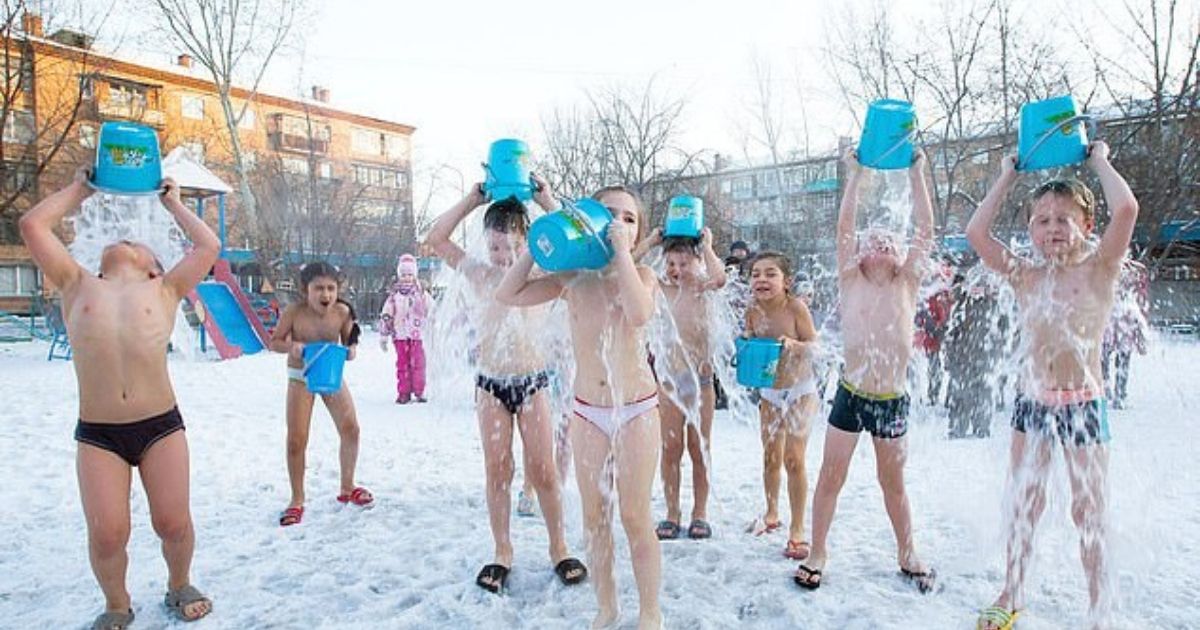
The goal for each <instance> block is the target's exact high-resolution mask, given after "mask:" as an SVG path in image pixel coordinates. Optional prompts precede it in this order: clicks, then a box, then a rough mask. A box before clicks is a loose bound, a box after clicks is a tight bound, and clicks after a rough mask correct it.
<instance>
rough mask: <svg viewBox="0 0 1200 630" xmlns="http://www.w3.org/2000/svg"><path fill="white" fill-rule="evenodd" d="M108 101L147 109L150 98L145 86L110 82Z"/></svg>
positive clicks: (123, 105) (116, 104)
mask: <svg viewBox="0 0 1200 630" xmlns="http://www.w3.org/2000/svg"><path fill="white" fill-rule="evenodd" d="M108 101H109V102H110V103H112V104H113V105H115V106H117V107H125V108H129V109H135V108H136V109H146V107H147V106H148V105H149V102H150V99H149V96H148V90H147V89H146V87H145V86H142V85H132V84H129V83H110V84H108Z"/></svg>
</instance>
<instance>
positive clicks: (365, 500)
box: [337, 486, 375, 508]
mask: <svg viewBox="0 0 1200 630" xmlns="http://www.w3.org/2000/svg"><path fill="white" fill-rule="evenodd" d="M337 500H338V503H352V504H354V505H357V506H358V507H364V508H365V507H370V506H371V504H372V503H374V502H375V496H374V495H372V494H371V491H370V490H367V489H366V488H364V487H362V486H358V487H357V488H355V489H353V490H351V491H350V494H339V495H338V497H337Z"/></svg>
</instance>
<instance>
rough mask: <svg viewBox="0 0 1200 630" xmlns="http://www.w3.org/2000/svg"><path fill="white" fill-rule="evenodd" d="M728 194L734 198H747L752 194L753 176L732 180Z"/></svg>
mask: <svg viewBox="0 0 1200 630" xmlns="http://www.w3.org/2000/svg"><path fill="white" fill-rule="evenodd" d="M730 194H731V195H732V196H733V198H734V199H748V198H750V197H752V196H754V178H753V177H739V178H737V179H735V180H733V190H732V191H731V192H730Z"/></svg>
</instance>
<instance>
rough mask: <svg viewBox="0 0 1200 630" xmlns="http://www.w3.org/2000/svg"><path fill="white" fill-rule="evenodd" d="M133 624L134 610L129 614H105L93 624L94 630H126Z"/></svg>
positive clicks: (130, 610)
mask: <svg viewBox="0 0 1200 630" xmlns="http://www.w3.org/2000/svg"><path fill="white" fill-rule="evenodd" d="M131 623H133V609H132V608H130V609H129V612H104V613H101V614H100V616H99V617H96V620H95V621H93V622H92V630H125V629H126V628H128V627H129V624H131Z"/></svg>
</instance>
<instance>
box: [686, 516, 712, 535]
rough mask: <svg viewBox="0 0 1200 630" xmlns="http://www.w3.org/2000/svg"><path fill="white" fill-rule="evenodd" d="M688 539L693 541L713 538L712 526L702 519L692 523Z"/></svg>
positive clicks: (689, 527)
mask: <svg viewBox="0 0 1200 630" xmlns="http://www.w3.org/2000/svg"><path fill="white" fill-rule="evenodd" d="M688 538H691V539H692V540H704V539H706V538H712V525H709V524H708V521H706V520H704V519H702V518H698V519H696V520H694V521H692V524H691V525H689V526H688Z"/></svg>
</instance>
